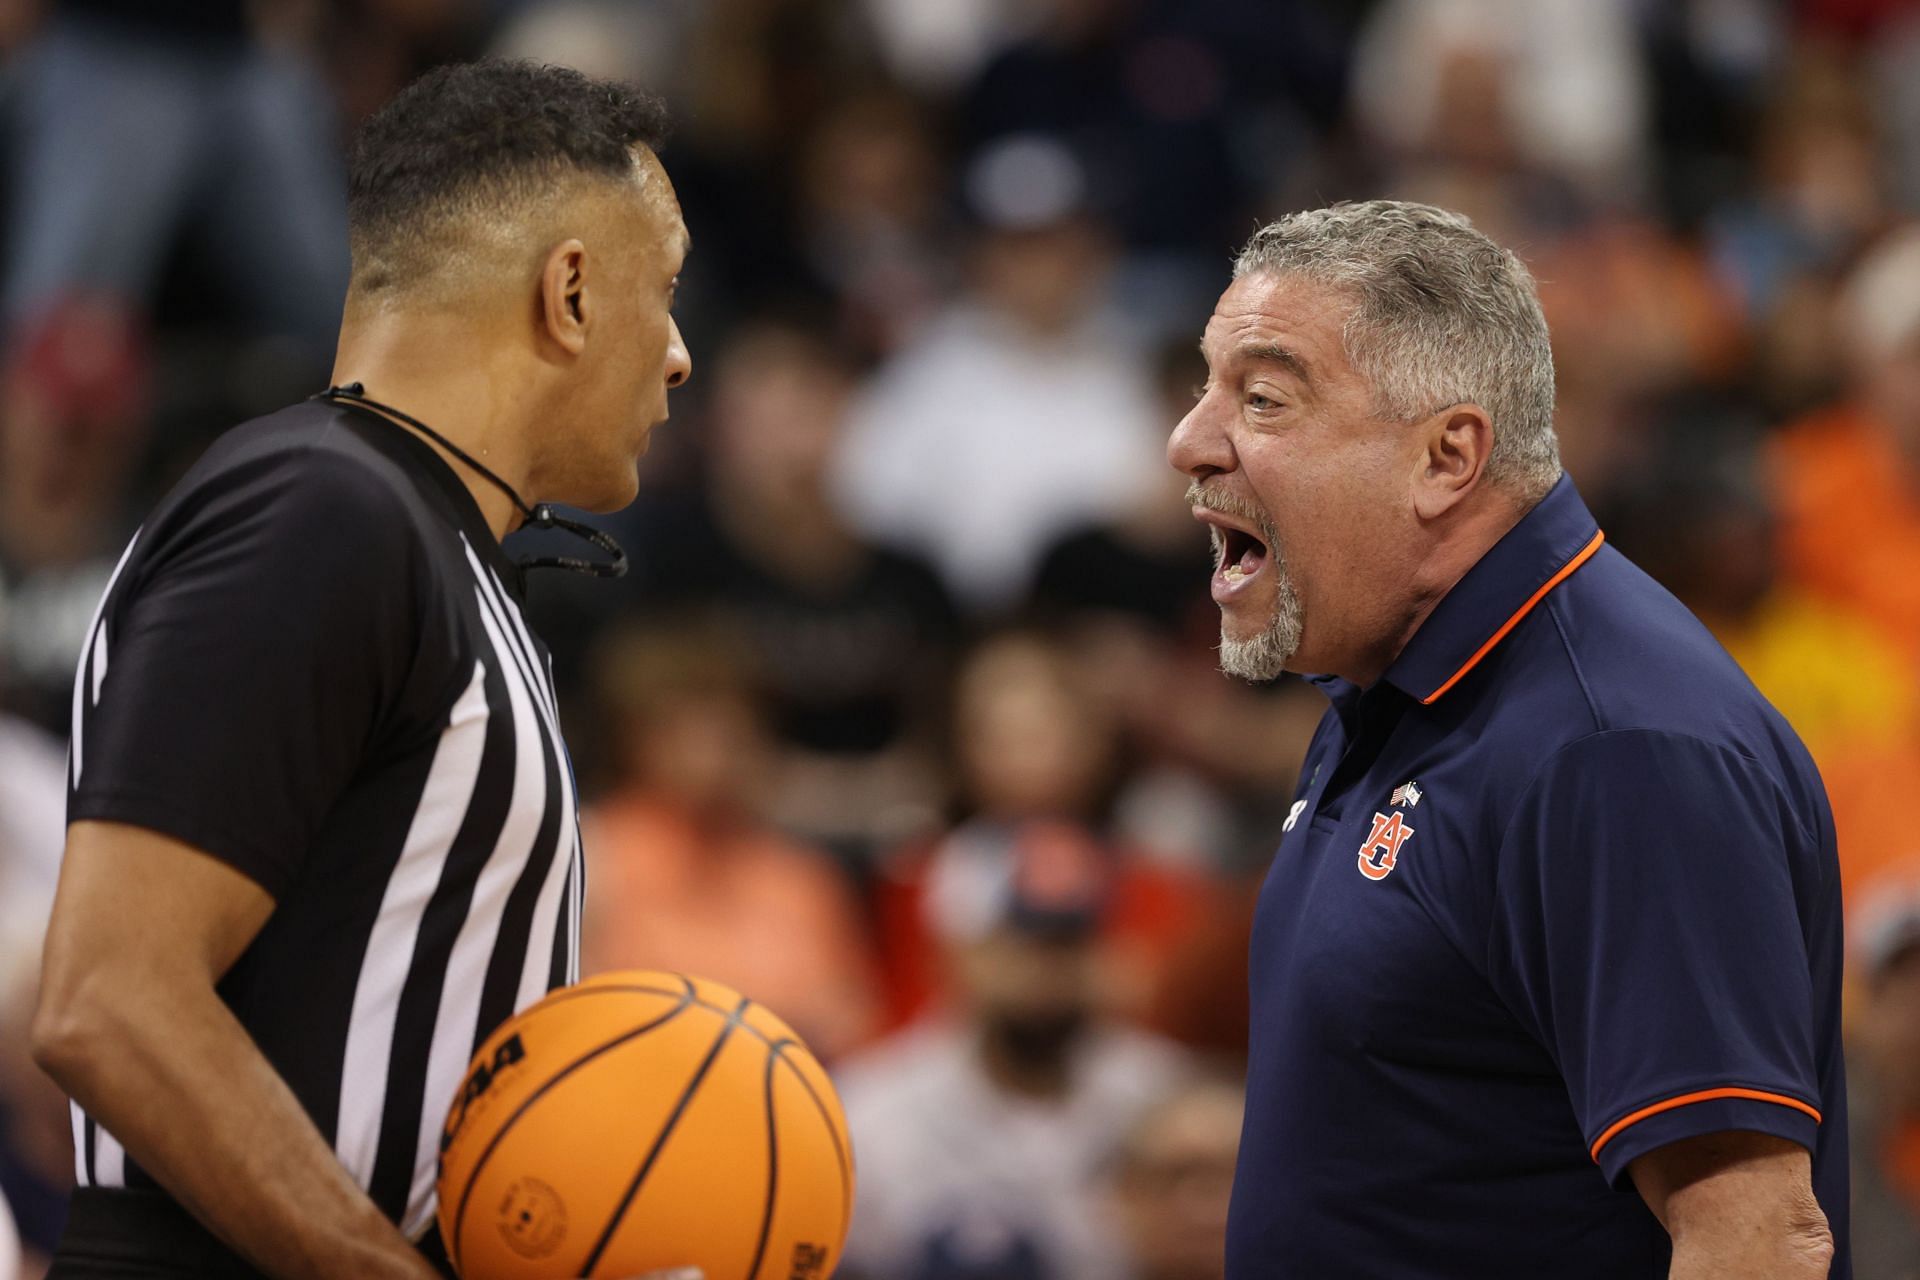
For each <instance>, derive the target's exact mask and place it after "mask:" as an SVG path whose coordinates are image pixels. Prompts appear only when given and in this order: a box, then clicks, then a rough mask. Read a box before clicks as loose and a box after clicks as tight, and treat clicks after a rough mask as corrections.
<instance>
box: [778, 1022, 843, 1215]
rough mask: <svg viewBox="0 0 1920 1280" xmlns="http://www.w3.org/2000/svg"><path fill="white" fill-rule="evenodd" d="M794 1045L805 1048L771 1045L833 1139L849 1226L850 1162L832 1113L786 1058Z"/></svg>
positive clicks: (786, 1043)
mask: <svg viewBox="0 0 1920 1280" xmlns="http://www.w3.org/2000/svg"><path fill="white" fill-rule="evenodd" d="M796 1047H797V1048H801V1049H804V1048H806V1046H805V1045H803V1044H801V1043H800V1042H799V1041H798V1040H782V1041H780V1042H779V1043H778V1044H775V1045H773V1046H772V1051H773V1056H774V1057H775V1058H777V1059H779V1060H780V1061H781V1062H785V1063H786V1064H787V1069H788V1070H790V1071H792V1072H793V1078H794V1079H795V1080H798V1081H799V1082H800V1087H801V1088H802V1089H805V1090H806V1091H807V1096H808V1097H809V1098H812V1099H813V1105H814V1107H815V1109H817V1110H818V1111H819V1112H820V1119H821V1121H822V1122H823V1123H824V1124H825V1125H826V1126H827V1136H828V1137H829V1138H832V1139H833V1154H834V1156H835V1157H836V1158H837V1159H838V1160H839V1161H840V1221H841V1223H842V1224H844V1225H846V1226H851V1225H852V1224H853V1170H852V1168H851V1164H852V1162H851V1161H850V1160H849V1159H848V1158H847V1156H848V1153H847V1150H846V1148H845V1147H843V1146H842V1145H841V1143H840V1127H839V1126H838V1125H836V1124H834V1122H833V1113H832V1112H830V1111H828V1110H827V1104H826V1103H824V1102H822V1101H821V1100H820V1095H819V1094H818V1093H816V1092H815V1091H814V1088H813V1081H811V1080H809V1079H807V1075H806V1072H804V1071H802V1070H800V1068H799V1067H797V1066H795V1065H794V1064H793V1063H792V1062H790V1061H788V1059H787V1050H788V1049H790V1048H796Z"/></svg>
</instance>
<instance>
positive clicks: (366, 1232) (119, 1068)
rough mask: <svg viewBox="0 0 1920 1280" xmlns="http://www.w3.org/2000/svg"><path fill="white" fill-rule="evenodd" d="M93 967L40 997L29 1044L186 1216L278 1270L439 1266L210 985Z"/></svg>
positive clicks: (308, 1272)
mask: <svg viewBox="0 0 1920 1280" xmlns="http://www.w3.org/2000/svg"><path fill="white" fill-rule="evenodd" d="M97 977H98V978H99V979H100V980H97V981H92V982H88V983H87V984H86V988H87V989H86V990H83V991H82V992H79V993H75V994H73V995H70V996H66V997H64V998H48V997H47V996H43V1000H42V1006H41V1013H40V1017H39V1018H38V1019H36V1022H35V1027H34V1056H35V1058H36V1060H37V1061H38V1062H39V1063H40V1065H41V1067H42V1068H43V1069H44V1070H45V1071H46V1072H47V1074H48V1075H50V1076H52V1077H53V1078H54V1079H55V1080H56V1081H58V1082H59V1084H60V1085H61V1086H62V1087H63V1088H65V1089H66V1090H67V1092H68V1093H69V1094H70V1095H71V1096H72V1097H73V1098H74V1099H75V1100H76V1101H78V1102H79V1103H80V1105H81V1106H83V1107H84V1108H86V1111H87V1114H88V1115H90V1116H92V1117H93V1118H94V1119H96V1120H98V1121H99V1122H100V1123H101V1124H103V1125H105V1126H106V1128H107V1129H108V1130H109V1131H110V1132H111V1133H112V1134H113V1135H114V1137H115V1138H117V1139H119V1140H120V1142H121V1143H122V1144H123V1145H124V1146H125V1147H126V1149H127V1151H128V1152H129V1153H130V1154H131V1155H132V1156H133V1157H134V1158H135V1159H136V1160H138V1161H139V1162H140V1165H141V1166H142V1167H143V1168H144V1169H146V1170H147V1171H148V1172H149V1173H151V1174H152V1175H153V1176H154V1177H155V1178H157V1179H158V1180H159V1181H160V1183H161V1185H162V1186H164V1187H166V1188H167V1190H168V1191H170V1192H171V1193H172V1194H173V1195H174V1196H175V1197H176V1198H177V1199H178V1200H179V1201H180V1203H181V1204H182V1205H184V1206H185V1207H186V1208H187V1209H188V1210H189V1211H191V1212H192V1213H193V1214H194V1216H196V1217H197V1218H199V1219H200V1220H201V1221H202V1222H203V1223H205V1224H206V1225H207V1227H208V1228H209V1229H211V1230H212V1231H213V1232H214V1233H215V1234H216V1235H218V1236H219V1237H220V1238H221V1239H222V1240H224V1241H225V1242H226V1243H227V1244H228V1245H230V1246H231V1247H232V1248H234V1249H235V1250H237V1251H238V1252H239V1253H241V1254H242V1255H243V1256H245V1257H246V1258H247V1259H248V1260H249V1261H250V1262H252V1263H253V1264H254V1265H255V1266H256V1267H258V1268H260V1269H261V1270H262V1271H264V1272H266V1273H267V1274H268V1275H270V1276H274V1277H277V1278H281V1280H305V1278H306V1277H315V1278H318V1277H338V1276H356V1277H367V1278H368V1280H430V1278H436V1277H437V1274H438V1273H437V1272H435V1271H434V1269H433V1268H432V1267H431V1266H429V1265H428V1264H427V1262H426V1261H425V1260H424V1259H423V1258H422V1257H421V1256H420V1255H419V1254H418V1253H417V1252H415V1250H414V1249H413V1248H412V1247H411V1246H410V1245H408V1243H407V1241H406V1240H405V1238H404V1237H403V1236H401V1234H400V1232H399V1230H398V1229H397V1228H395V1227H394V1225H393V1224H392V1223H391V1222H389V1221H388V1220H387V1219H386V1217H385V1216H384V1215H382V1214H381V1213H380V1211H379V1210H378V1209H377V1208H376V1207H375V1206H374V1204H373V1202H372V1201H371V1200H369V1199H368V1198H367V1196H366V1195H365V1194H364V1193H363V1192H362V1191H361V1190H360V1188H359V1187H358V1186H356V1185H355V1184H354V1183H353V1181H352V1179H351V1178H349V1177H348V1175H347V1173H346V1170H345V1169H344V1168H342V1167H341V1165H340V1163H339V1161H338V1160H337V1159H336V1158H335V1157H334V1154H333V1152H332V1151H331V1150H330V1149H329V1148H328V1147H327V1144H326V1142H325V1140H324V1139H323V1138H322V1137H321V1136H320V1133H319V1131H318V1130H317V1129H315V1128H314V1125H313V1122H312V1121H311V1120H310V1119H308V1117H307V1115H306V1113H305V1112H304V1111H303V1110H302V1109H301V1107H300V1104H299V1102H298V1101H297V1100H296V1099H295V1097H294V1096H293V1092H292V1091H291V1090H290V1089H289V1088H288V1087H287V1085H286V1083H285V1082H284V1081H282V1080H281V1079H280V1077H279V1076H278V1075H277V1074H276V1073H275V1072H274V1070H273V1068H272V1066H271V1065H269V1064H268V1062H267V1060H266V1058H265V1057H264V1056H262V1054H261V1053H260V1051H259V1049H258V1048H257V1047H255V1045H254V1044H253V1042H252V1040H250V1039H249V1038H248V1036H247V1034H246V1032H245V1031H244V1030H243V1029H242V1028H241V1026H240V1024H239V1022H237V1021H236V1020H235V1019H234V1017H233V1015H232V1013H231V1012H230V1011H229V1010H228V1009H227V1007H226V1005H225V1004H223V1003H222V1002H221V1001H220V1000H219V999H218V997H217V996H216V995H215V994H214V992H213V991H212V990H211V989H210V988H207V987H205V986H204V985H202V986H200V987H199V988H198V989H195V987H194V985H193V983H192V982H191V980H176V981H172V982H169V981H165V980H164V979H160V978H159V975H147V976H146V980H145V981H142V982H138V983H135V982H133V981H131V980H130V979H131V977H132V975H122V978H123V980H122V981H109V980H106V979H107V975H105V974H101V975H97Z"/></svg>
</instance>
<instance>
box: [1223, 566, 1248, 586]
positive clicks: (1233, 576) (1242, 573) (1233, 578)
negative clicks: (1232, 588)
mask: <svg viewBox="0 0 1920 1280" xmlns="http://www.w3.org/2000/svg"><path fill="white" fill-rule="evenodd" d="M1223 576H1224V577H1225V578H1226V580H1227V581H1228V582H1238V581H1240V579H1242V578H1244V577H1246V576H1247V571H1246V570H1245V569H1242V568H1241V567H1240V566H1239V565H1237V564H1230V565H1228V566H1227V567H1226V569H1225V571H1224V573H1223Z"/></svg>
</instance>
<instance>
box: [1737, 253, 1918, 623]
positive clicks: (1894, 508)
mask: <svg viewBox="0 0 1920 1280" xmlns="http://www.w3.org/2000/svg"><path fill="white" fill-rule="evenodd" d="M1837 326H1838V333H1839V335H1840V344H1839V349H1840V352H1841V358H1842V360H1843V365H1842V373H1843V376H1844V378H1845V381H1846V385H1845V394H1844V397H1843V398H1842V399H1841V400H1840V401H1839V402H1838V403H1835V404H1833V405H1830V406H1829V407H1827V408H1825V409H1822V410H1820V411H1818V412H1816V413H1814V414H1811V415H1809V416H1808V417H1806V418H1803V419H1801V420H1800V421H1798V422H1796V423H1794V424H1792V425H1791V426H1789V427H1788V428H1787V429H1786V430H1785V431H1784V432H1782V434H1781V435H1780V436H1779V438H1778V440H1777V441H1776V444H1775V448H1774V450H1773V457H1772V462H1773V464H1774V468H1773V478H1774V483H1775V485H1776V489H1777V495H1778V498H1777V500H1778V502H1779V505H1780V512H1781V517H1782V534H1783V552H1784V556H1785V562H1786V568H1787V571H1788V573H1789V574H1790V575H1791V576H1792V577H1793V579H1794V580H1795V581H1796V582H1798V583H1799V584H1800V585H1801V586H1802V587H1804V588H1805V589H1806V590H1807V591H1809V592H1811V593H1812V594H1813V595H1815V596H1816V597H1818V598H1819V599H1821V600H1823V601H1825V602H1827V603H1828V604H1830V605H1835V606H1841V607H1845V608H1849V609H1853V610H1856V611H1858V612H1860V613H1862V614H1864V615H1865V616H1867V617H1868V618H1870V619H1872V620H1873V621H1874V622H1875V623H1876V624H1878V625H1879V626H1880V627H1881V628H1883V630H1884V634H1885V635H1886V637H1887V639H1888V641H1889V642H1890V643H1892V644H1895V645H1898V646H1899V647H1900V649H1901V651H1902V653H1903V654H1904V655H1905V657H1906V658H1907V659H1908V660H1909V661H1912V660H1916V659H1920V572H1916V566H1920V226H1908V227H1906V228H1903V229H1902V230H1900V231H1898V232H1896V233H1894V234H1893V235H1891V236H1889V237H1887V238H1886V239H1885V240H1883V241H1882V242H1881V243H1880V244H1878V245H1877V246H1876V247H1875V248H1874V249H1873V250H1872V251H1871V252H1870V253H1869V254H1868V255H1867V256H1866V258H1865V259H1864V260H1862V262H1861V263H1860V265H1859V266H1858V267H1857V268H1856V269H1855V270H1854V272H1853V274H1852V276H1851V277H1850V278H1849V279H1848V280H1847V283H1846V286H1845V288H1844V290H1843V292H1842V293H1841V296H1840V307H1839V312H1838V317H1837Z"/></svg>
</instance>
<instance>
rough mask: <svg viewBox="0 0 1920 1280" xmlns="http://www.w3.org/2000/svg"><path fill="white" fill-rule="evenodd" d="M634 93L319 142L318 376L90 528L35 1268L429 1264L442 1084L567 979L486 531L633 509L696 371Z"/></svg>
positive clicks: (566, 876)
mask: <svg viewBox="0 0 1920 1280" xmlns="http://www.w3.org/2000/svg"><path fill="white" fill-rule="evenodd" d="M663 123H664V121H663V115H662V112H661V109H660V107H659V106H658V105H657V104H656V103H655V102H654V101H652V100H650V99H647V98H644V97H639V96H636V95H634V94H632V93H630V92H629V91H627V90H625V89H621V88H618V87H615V86H612V85H608V84H602V83H596V82H594V81H591V80H588V79H587V78H585V77H583V76H581V75H579V74H577V73H575V72H571V71H564V70H558V69H554V68H548V67H538V66H532V65H528V64H521V63H503V62H494V63H480V64H475V65H470V66H462V67H455V68H449V69H445V70H441V71H437V72H435V73H433V74H431V75H429V76H427V77H425V78H424V79H422V80H420V81H419V82H417V83H416V84H414V85H413V86H411V87H410V88H408V89H407V90H406V91H405V92H403V93H402V94H401V95H400V96H399V97H398V98H396V99H395V100H394V102H393V103H392V104H391V105H390V106H388V107H387V108H386V109H385V110H383V111H382V112H381V113H380V114H379V115H377V116H376V117H374V118H373V119H372V120H371V121H370V122H369V123H368V125H367V126H366V129H365V131H364V133H363V134H362V136H361V138H360V139H359V142H358V144H357V146H356V148H355V152H354V155H353V159H352V173H351V189H350V207H351V231H352V255H353V276H352V282H351V285H350V288H349V292H348V296H347V302H346V312H345V318H344V323H343V325H342V328H341V334H340V345H339V356H338V362H337V364H336V368H335V380H336V382H337V383H339V384H341V385H340V386H338V387H336V388H335V389H333V390H332V391H330V392H329V393H327V394H326V395H324V396H321V397H316V398H315V399H314V400H312V401H309V402H307V403H304V404H301V405H297V406H295V407H293V408H289V409H285V410H282V411H281V412H279V413H275V414H273V415H271V416H268V417H266V418H262V419H259V420H257V421H254V422H249V423H247V424H245V425H243V426H240V427H237V428H235V429H234V430H233V431H231V432H229V433H227V434H226V435H225V436H223V437H222V438H221V439H220V440H219V441H218V442H217V443H216V444H214V445H213V447H212V448H211V449H209V450H208V452H207V453H206V455H205V456H204V457H203V458H202V459H201V460H200V461H199V463H198V464H197V465H196V466H195V467H194V468H193V469H192V470H191V471H190V472H189V473H188V474H187V476H186V477H185V478H184V479H183V480H182V481H181V482H180V484H179V485H178V486H177V487H176V488H175V489H174V490H173V492H172V493H171V494H169V495H168V496H167V497H166V498H165V500H163V501H162V502H161V503H160V505H159V506H158V507H157V508H156V509H155V510H154V511H153V513H152V514H151V516H150V517H149V518H148V519H147V521H146V522H145V524H144V525H142V526H141V528H140V530H139V532H138V534H137V535H136V536H135V537H134V540H133V542H132V544H131V545H130V546H129V547H128V549H127V551H126V553H125V555H124V556H122V558H121V561H120V564H119V567H118V569H117V570H116V572H115V574H114V577H113V580H112V583H111V585H110V586H109V587H108V589H107V592H106V596H105V598H104V600H103V601H102V603H101V606H100V610H99V614H98V617H97V619H96V621H95V623H94V625H93V627H92V630H91V633H90V636H89V640H88V643H87V647H86V651H85V654H84V656H83V659H82V661H81V664H80V670H79V673H78V676H77V679H76V682H75V685H74V694H73V698H74V702H73V737H72V750H71V772H70V778H69V782H70V792H69V802H68V816H69V820H70V823H71V825H70V828H69V831H68V839H67V849H66V858H65V862H64V865H63V868H62V872H61V880H60V890H59V898H58V901H57V903H56V905H55V908H54V913H53V921H52V925H51V930H50V933H49V935H48V939H47V949H46V959H45V976H44V978H43V985H42V989H41V997H40V1006H39V1012H38V1016H37V1018H36V1021H35V1025H34V1033H33V1034H34V1053H35V1057H36V1058H37V1059H38V1061H39V1062H40V1064H41V1065H42V1066H43V1067H44V1068H45V1069H46V1070H47V1072H48V1073H49V1074H51V1075H52V1076H53V1077H54V1079H56V1080H57V1081H59V1083H60V1084H61V1085H62V1086H63V1087H64V1088H65V1089H66V1090H67V1091H68V1093H69V1094H70V1095H71V1096H72V1097H73V1099H74V1101H75V1108H74V1143H75V1146H76V1148H77V1150H78V1167H77V1169H76V1176H77V1179H78V1183H79V1187H78V1190H77V1191H76V1192H75V1194H74V1200H73V1206H72V1212H71V1216H70V1220H69V1223H68V1227H67V1232H66V1236H65V1238H64V1239H63V1240H62V1242H61V1244H60V1247H59V1251H58V1254H57V1256H56V1259H55V1262H54V1267H53V1273H52V1274H53V1275H54V1276H55V1277H76V1278H78V1277H108V1276H112V1277H139V1276H183V1275H191V1276H196V1277H229V1276H255V1275H259V1274H262V1273H264V1274H266V1275H271V1276H277V1277H331V1278H338V1277H348V1276H351V1277H356V1278H365V1280H372V1278H385V1277H393V1278H394V1280H400V1278H401V1277H407V1278H418V1277H431V1276H435V1275H438V1274H450V1272H448V1271H447V1268H446V1264H445V1262H444V1252H443V1250H442V1249H441V1248H440V1245H439V1242H438V1241H437V1239H436V1238H435V1234H434V1207H435V1206H434V1175H435V1162H436V1157H437V1155H438V1143H439V1139H440V1133H441V1125H442V1121H443V1118H444V1117H445V1115H446V1112H447V1107H448V1104H449V1102H450V1100H451V1099H452V1097H453V1095H454V1090H455V1088H456V1086H457V1084H458V1083H459V1081H460V1079H461V1076H462V1074H463V1072H464V1070H465V1067H466V1064H467V1061H468V1058H469V1056H470V1055H471V1053H472V1051H473V1050H474V1048H475V1047H476V1046H477V1045H478V1044H479V1042H480V1041H481V1040H482V1039H484V1038H485V1037H486V1036H487V1034H488V1033H489V1032H490V1031H491V1030H492V1029H493V1028H494V1027H495V1026H497V1025H498V1024H499V1023H500V1022H501V1021H502V1020H504V1019H505V1018H506V1017H508V1015H510V1014H512V1013H513V1012H514V1011H515V1010H517V1009H520V1008H522V1007H523V1006H525V1005H527V1004H528V1003H530V1002H532V1001H533V1000H535V999H537V998H538V997H539V996H541V995H542V994H544V993H545V992H547V991H548V990H550V989H552V988H553V987H556V986H559V985H562V984H564V983H567V982H570V981H572V980H574V979H575V978H577V977H578V976H579V975H578V949H579V931H580V900H581V892H582V888H583V886H582V864H581V857H580V844H579V836H578V829H577V824H576V821H575V800H576V797H575V794H574V783H573V774H572V769H571V767H570V765H569V762H568V758H567V753H566V748H565V746H564V744H563V743H562V741H561V737H560V731H559V726H558V722H557V719H556V711H555V699H554V691H553V684H552V680H551V676H550V671H549V665H548V660H547V656H546V651H545V650H544V649H543V648H542V646H541V645H540V643H539V642H538V641H537V640H536V639H535V638H534V637H533V635H532V634H531V632H530V631H529V630H528V628H527V625H526V621H525V619H524V617H523V614H522V608H521V567H522V566H520V565H517V564H516V563H515V562H514V561H513V560H511V559H509V558H508V556H507V555H506V554H505V553H504V552H503V551H502V549H501V545H500V540H501V538H502V537H503V536H504V535H506V534H507V533H509V532H511V531H512V530H513V529H515V528H516V527H518V526H520V525H521V524H522V523H523V522H527V521H531V522H532V523H535V524H546V523H550V522H552V521H553V517H551V515H550V514H549V513H547V512H546V511H545V510H544V509H536V508H530V507H529V505H528V503H529V500H534V499H540V500H553V501H564V502H569V503H573V504H576V505H578V506H582V507H586V508H589V509H595V510H611V509H614V508H617V507H620V506H622V505H624V504H625V503H627V502H628V501H630V500H631V499H632V498H633V496H634V493H635V491H636V485H637V482H636V478H635V463H636V460H637V458H638V457H639V455H640V454H641V453H643V452H644V451H645V450H646V447H647V438H648V433H649V432H650V431H651V430H652V429H653V427H655V426H656V425H658V424H659V423H660V422H662V421H663V420H664V419H665V418H666V416H667V391H668V389H669V388H671V387H675V386H678V385H679V384H681V383H682V382H684V381H685V380H686V378H687V376H688V373H689V371H690V365H689V361H688V358H687V353H686V350H685V348H684V346H683V345H682V343H681V339H680V333H679V330H678V328H677V327H676V326H675V324H674V321H673V319H672V317H671V315H670V308H671V306H672V304H673V293H674V283H675V277H676V275H677V274H678V272H679V270H680V265H681V261H682V259H683V257H684V256H685V254H686V250H687V234H686V229H685V227H684V226H683V224H682V222H681V219H680V213H679V208H678V204H677V202H676V200H675V198H674V193H673V188H672V186H671V184H670V183H669V182H668V180H667V176H666V174H665V172H664V171H663V170H662V169H661V167H660V163H659V161H658V160H657V159H656V158H655V151H656V149H657V147H658V145H659V143H660V141H661V136H662V127H663ZM562 523H564V522H562ZM614 550H617V549H614ZM569 563H570V564H571V565H572V567H590V565H591V563H593V562H590V561H586V560H579V561H571V562H569ZM599 563H602V564H604V563H605V561H604V560H602V561H600V562H599Z"/></svg>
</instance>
